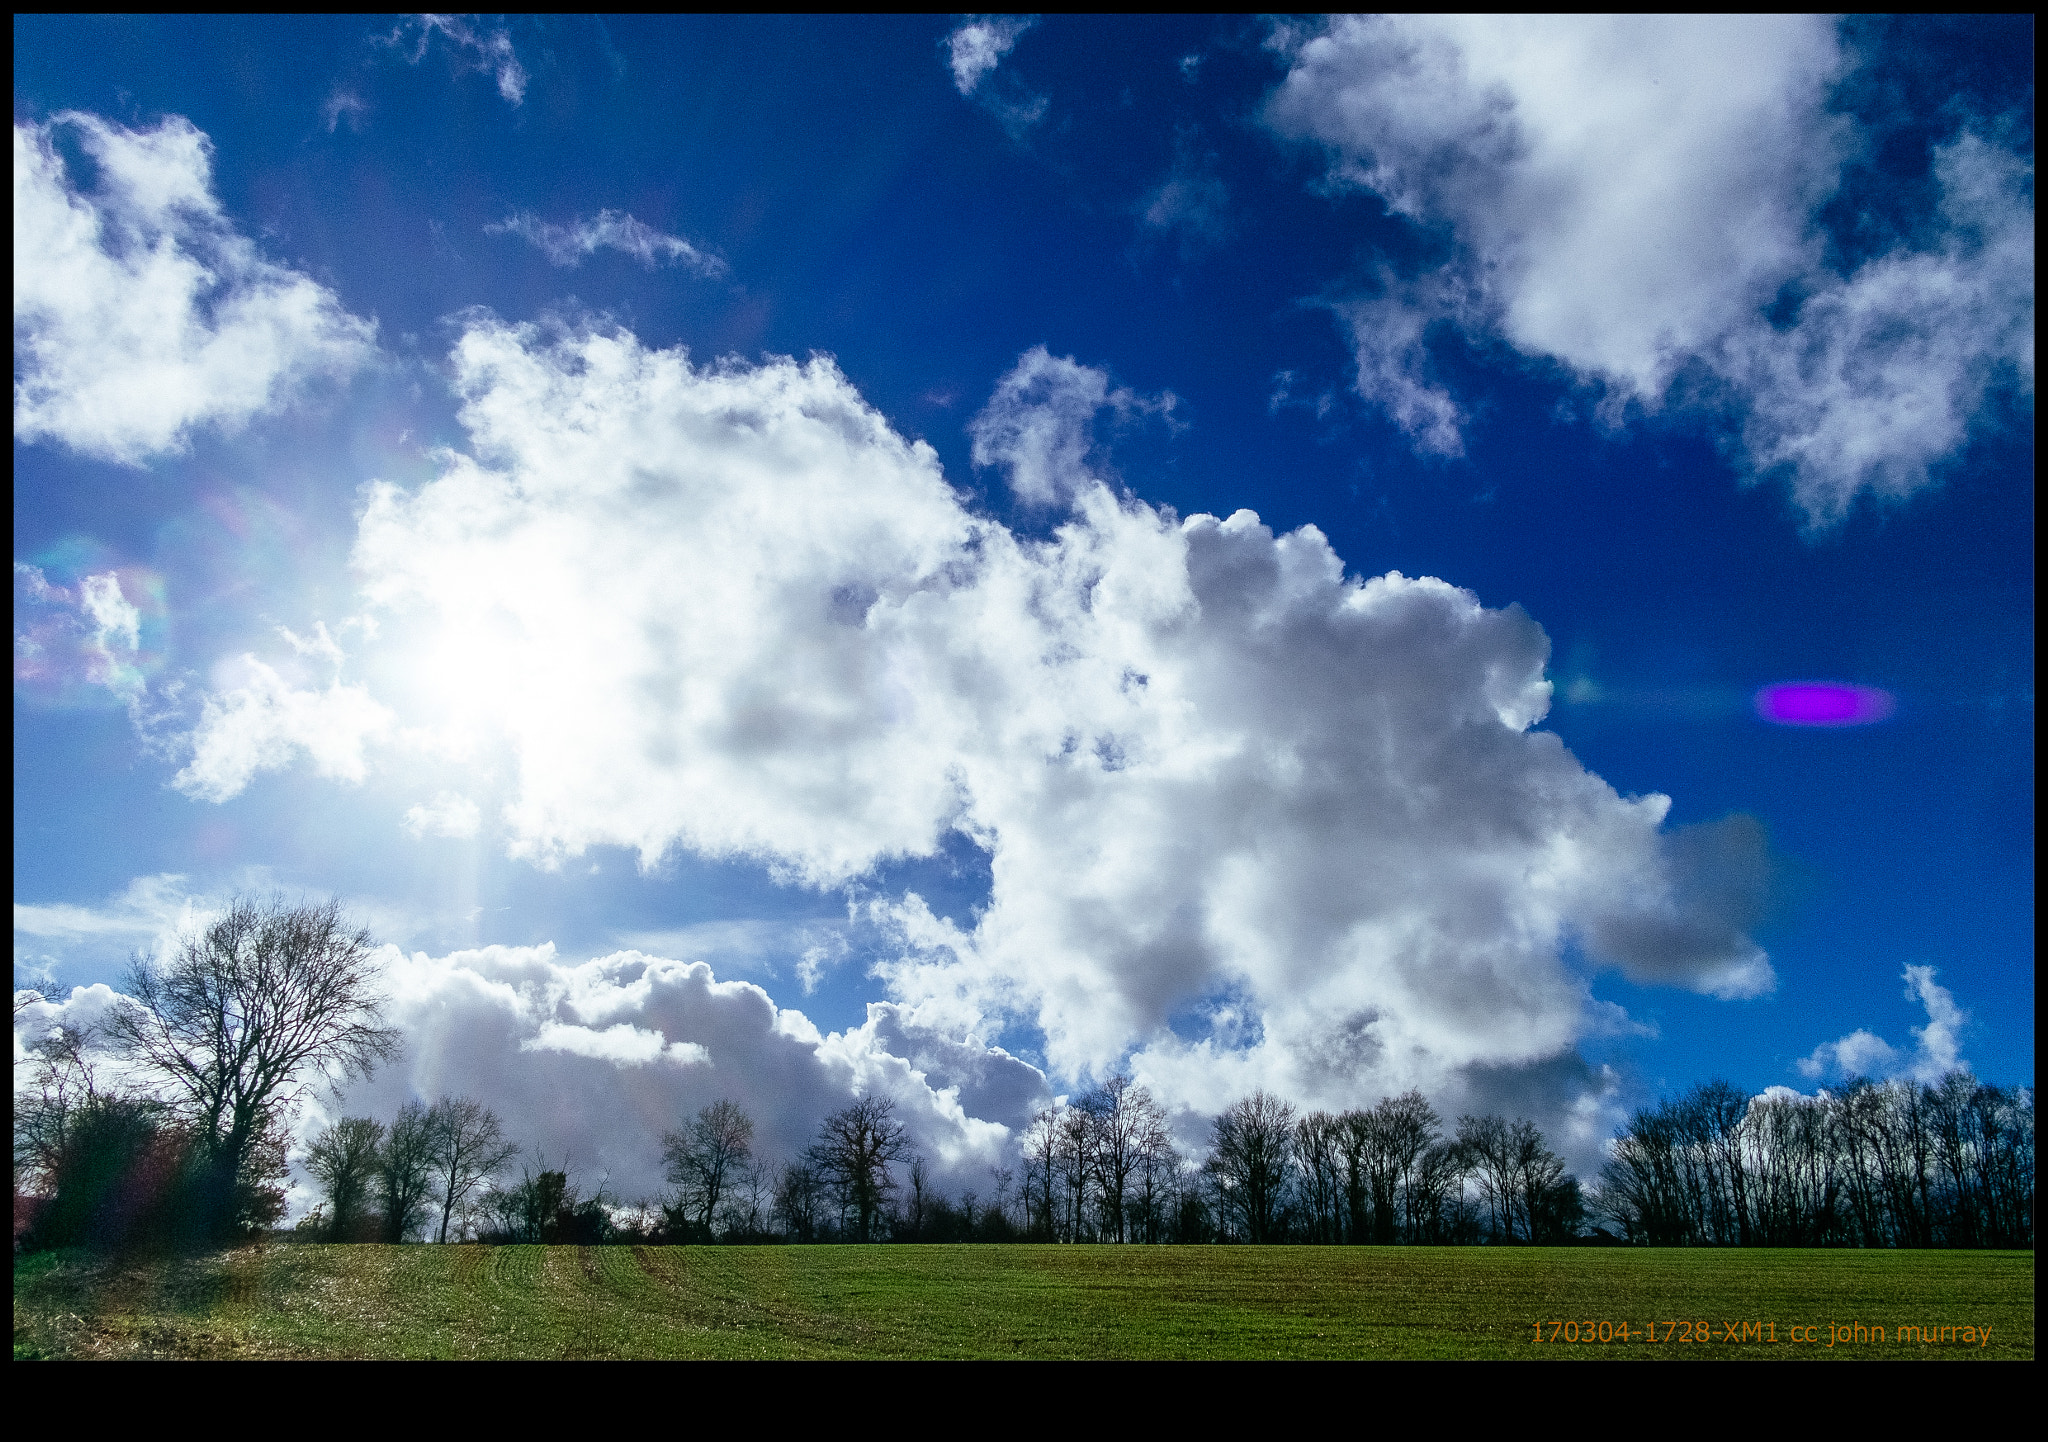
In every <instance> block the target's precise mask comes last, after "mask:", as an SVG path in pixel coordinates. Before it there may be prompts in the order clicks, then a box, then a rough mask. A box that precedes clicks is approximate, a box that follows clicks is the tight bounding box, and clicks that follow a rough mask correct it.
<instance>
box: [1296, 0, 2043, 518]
mask: <svg viewBox="0 0 2048 1442" xmlns="http://www.w3.org/2000/svg"><path fill="white" fill-rule="evenodd" d="M1273 44H1274V46H1275V48H1276V49H1277V50H1278V51H1279V52H1280V54H1281V55H1282V56H1283V57H1284V59H1285V61H1286V63H1287V64H1288V67H1289V69H1288V74H1287V76H1286V78H1285V80H1284V81H1283V82H1282V83H1281V85H1280V86H1279V88H1278V89H1277V90H1276V91H1275V92H1274V94H1273V96H1272V97H1271V99H1270V101H1269V104H1268V107H1267V110H1266V122H1267V124H1268V125H1269V126H1270V127H1271V128H1272V129H1273V130H1274V131H1275V132H1276V133H1278V134H1280V135H1282V136H1286V137H1290V138H1296V139H1301V140H1305V141H1309V142H1312V143H1314V144H1315V145H1317V146H1319V147H1321V148H1322V150H1323V151H1324V153H1325V154H1326V156H1327V158H1328V168H1327V172H1326V175H1325V177H1324V182H1323V183H1324V184H1326V185H1328V186H1330V187H1332V188H1360V189H1365V190H1370V191H1372V192H1374V193H1375V194H1377V195H1379V196H1380V197H1381V198H1382V199H1383V200H1384V201H1385V203H1386V204H1387V206H1388V207H1389V209H1390V210H1392V211H1393V212H1394V213H1396V214H1398V215H1401V216H1405V217H1407V218H1408V219H1410V220H1412V221H1414V222H1415V223H1416V224H1418V225H1419V226H1422V227H1424V228H1426V229H1428V230H1430V231H1432V232H1434V233H1436V234H1437V235H1439V236H1440V237H1441V238H1442V240H1443V242H1444V243H1445V244H1446V245H1447V246H1448V248H1449V251H1450V253H1451V255H1452V259H1451V260H1450V261H1449V262H1448V264H1447V265H1446V266H1445V267H1444V270H1443V272H1442V273H1441V275H1439V276H1436V277H1434V278H1426V279H1425V281H1422V282H1416V283H1414V285H1413V286H1412V287H1411V288H1406V289H1404V287H1403V286H1402V285H1400V284H1398V283H1388V284H1383V285H1382V286H1381V287H1379V289H1378V291H1377V292H1376V293H1375V294H1373V295H1371V296H1368V297H1366V298H1365V299H1362V300H1356V301H1340V302H1338V303H1337V304H1336V305H1335V306H1334V309H1335V310H1336V311H1337V313H1338V315H1339V316H1340V317H1341V318H1342V319H1343V320H1344V321H1345V323H1346V324H1347V326H1348V328H1349V329H1350V331H1351V334H1352V336H1353V339H1354V343H1355V346H1356V349H1357V353H1358V369H1359V390H1360V392H1361V394H1362V395H1364V396H1365V397H1366V398H1367V399H1368V400H1370V401H1373V402H1375V403H1377V404H1380V405H1383V406H1385V407H1386V409H1387V410H1388V412H1389V414H1390V415H1391V416H1392V417H1393V419H1394V420H1395V421H1396V423H1397V424H1399V425H1401V426H1402V428H1403V429H1404V430H1406V431H1407V432H1409V434H1411V435H1412V436H1414V437H1415V438H1416V440H1417V443H1418V444H1419V445H1420V446H1421V448H1423V449H1424V450H1428V451H1434V452H1437V453H1440V454H1454V453H1455V450H1456V446H1457V442H1456V439H1455V437H1456V433H1457V431H1458V430H1459V429H1460V428H1461V426H1462V423H1463V418H1462V416H1461V415H1460V414H1459V413H1458V409H1457V407H1456V405H1455V403H1453V402H1452V401H1451V399H1450V397H1449V395H1448V392H1447V391H1445V390H1444V388H1443V387H1442V386H1441V385H1440V384H1438V383H1436V382H1434V381H1432V380H1431V379H1430V378H1429V374H1428V366H1427V355H1426V350H1425V349H1424V347H1423V345H1422V339H1423V334H1424V332H1425V331H1426V330H1427V328H1428V327H1429V326H1430V325H1431V324H1432V323H1435V322H1439V321H1447V322H1450V323H1453V324H1455V325H1457V326H1458V327H1460V328H1462V329H1464V330H1466V331H1467V332H1469V333H1472V334H1474V335H1479V336H1497V337H1499V338H1501V339H1504V340H1505V341H1506V342H1507V343H1508V344H1509V345H1511V346H1513V347H1514V348H1515V349H1517V350H1519V351H1521V352H1522V353H1524V354H1525V355H1528V356H1532V357H1539V358H1543V359H1546V360H1548V361H1552V362H1555V363H1557V364H1559V365H1561V366H1562V367H1564V368H1565V370H1566V371H1567V372H1568V373H1569V374H1571V375H1573V376H1574V377H1576V378H1578V379H1579V380H1581V381H1583V382H1585V383H1587V384H1590V385H1593V386H1595V387H1598V388H1599V389H1600V390H1601V391H1602V392H1603V393H1604V396H1605V400H1606V409H1607V413H1608V415H1609V417H1610V419H1612V418H1616V417H1618V416H1619V415H1620V414H1621V413H1622V411H1623V410H1624V409H1625V408H1626V407H1628V406H1630V405H1642V406H1646V407H1655V406H1658V405H1660V404H1662V403H1664V402H1665V401H1666V400H1667V399H1668V398H1669V397H1670V396H1671V395H1672V394H1673V393H1674V386H1677V385H1679V384H1681V383H1683V382H1685V381H1686V379H1687V377H1688V376H1693V377H1695V378H1696V379H1697V380H1698V382H1699V387H1700V389H1699V392H1698V393H1703V394H1709V395H1717V396H1719V397H1720V399H1721V400H1722V401H1723V402H1725V404H1727V405H1728V406H1729V407H1731V408H1732V409H1733V410H1734V411H1735V412H1736V413H1737V414H1738V415H1739V416H1741V417H1742V419H1743V422H1744V429H1743V438H1744V445H1745V448H1746V451H1747V456H1748V462H1749V466H1750V468H1751V470H1752V471H1753V472H1754V473H1759V474H1761V473H1769V472H1772V471H1775V470H1778V469H1780V468H1782V469H1784V470H1786V471H1787V472H1788V473H1789V474H1790V477H1791V481H1792V487H1793V495H1794V498H1795V500H1796V501H1797V503H1798V504H1799V505H1800V507H1801V508H1802V509H1803V511H1804V512H1805V514H1806V517H1807V520H1808V522H1809V523H1810V524H1811V525H1813V526H1816V527H1823V526H1826V525H1829V524H1832V523H1833V522H1835V521H1836V520H1839V518H1840V517H1841V515H1842V514H1843V513H1844V512H1845V511H1846V509H1847V507H1848V504H1849V503H1850V502H1851V501H1852V500H1853V499H1854V498H1855V497H1856V496H1857V495H1858V494H1861V493H1864V492H1873V493H1876V494H1878V495H1881V496H1888V497H1895V496H1899V495H1904V494H1907V493H1909V492H1911V491H1912V490H1914V489H1916V488H1918V487H1919V486H1921V485H1924V484H1925V483H1926V481H1927V474H1928V467H1929V465H1930V464H1931V463H1932V462H1934V461H1936V460H1938V459H1939V458H1941V457H1942V456H1943V455H1946V454H1948V453H1950V452H1951V451H1953V450H1954V448H1955V447H1956V446H1957V445H1959V444H1960V443H1961V440H1962V438H1963V435H1964V432H1965V431H1966V429H1967V425H1968V421H1969V418H1970V414H1971V412H1972V411H1973V410H1974V409H1975V408H1976V406H1977V404H1978V401H1979V399H1980V398H1981V396H1982V394H1983V392H1984V390H1985V388H1986V386H1987V384H1989V382H1990V380H1991V378H1992V377H1994V376H1995V375H1997V374H2000V373H2015V372H2016V373H2018V374H2019V375H2020V376H2021V378H2022V380H2023V383H2025V384H2028V385H2031V361H2030V359H2028V357H2029V356H2030V353H2031V348H2032V337H2033V322H2032V314H2033V271H2032V252H2033V219H2032V205H2031V196H2030V193H2029V189H2030V186H2029V172H2028V168H2027V167H2026V166H2025V164H2024V163H2023V162H2022V161H2020V160H2019V159H2018V158H2017V157H2015V156H2012V155H2010V154H2007V153H2005V152H2001V151H1998V150H1996V148H1995V147H1992V146H1990V145H1989V144H1987V143H1986V142H1984V141H1982V140H1980V139H1977V138H1975V137H1973V136H1970V135H1967V134H1965V135H1964V136H1962V137H1961V138H1960V139H1958V140H1957V141H1956V142H1955V144H1954V145H1952V146H1950V147H1948V148H1947V149H1945V150H1944V151H1943V152H1942V153H1941V156H1940V158H1939V159H1938V161H1937V164H1936V171H1937V175H1938V178H1939V180H1940V183H1941V186H1942V189H1943V195H1944V200H1943V203H1942V215H1941V217H1940V219H1941V226H1940V227H1939V228H1940V229H1941V237H1940V239H1939V241H1938V242H1937V244H1936V245H1935V246H1934V247H1933V248H1932V249H1925V250H1920V249H1902V250H1899V251H1895V252H1893V253H1891V254H1889V255H1884V256H1880V257H1878V258H1876V259H1873V260H1871V261H1869V262H1868V263H1866V264H1865V265H1863V266H1861V267H1860V268H1858V269H1857V270H1856V271H1855V272H1854V273H1853V274H1850V275H1846V276H1844V275H1837V274H1834V273H1831V272H1830V271H1828V270H1827V268H1826V266H1825V265H1824V263H1823V245H1822V237H1821V235H1820V233H1819V230H1818V228H1817V225H1816V220H1815V211H1816V207H1817V206H1818V205H1819V204H1820V203H1821V202H1822V201H1823V200H1825V199H1826V198H1827V197H1828V196H1829V195H1830V194H1831V192H1832V191H1833V189H1834V187H1835V184H1836V181H1837V179H1838V178H1839V174H1840V167H1841V163H1842V160H1843V158H1844V157H1845V155H1846V154H1847V153H1848V150H1849V147H1850V146H1851V144H1852V142H1853V136H1852V135H1851V134H1850V129H1849V127H1850V122H1848V121H1847V120H1845V119H1844V118H1842V117H1840V116H1836V115H1832V114H1830V113H1829V112H1828V111H1827V109H1826V108H1825V106H1826V101H1827V98H1828V95H1829V93H1830V90H1831V88H1832V86H1833V85H1834V83H1835V82H1836V81H1837V80H1838V79H1839V78H1840V76H1841V74H1842V72H1843V70H1844V67H1845V61H1844V58H1843V56H1842V52H1841V47H1840V45H1839V43H1838V41H1837V37H1836V33H1835V23H1834V22H1833V21H1832V20H1829V19H1827V18H1824V17H1811V16H1736V17H1727V16H1724V17H1706V16H1656V17H1640V16H1639V17H1596V18H1587V17H1552V18H1539V17H1500V16H1487V17H1481V18H1474V19H1457V18H1452V17H1361V16H1346V17H1340V18H1338V19H1335V20H1333V21H1331V22H1330V23H1329V24H1328V25H1326V26H1324V27H1322V28H1320V29H1317V30H1315V31H1313V32H1309V31H1304V30H1300V29H1298V28H1295V27H1287V26H1283V27H1279V28H1278V29H1276V32H1275V35H1274V40H1273ZM1788 288H1791V290H1793V291H1803V292H1804V296H1805V298H1804V301H1803V304H1800V305H1799V306H1798V307H1797V309H1796V312H1795V313H1794V315H1793V316H1792V318H1791V319H1790V321H1789V322H1787V323H1785V324H1782V325H1773V324H1772V323H1771V321H1770V320H1769V319H1767V310H1768V308H1769V307H1771V306H1772V305H1773V303H1774V302H1775V301H1778V300H1779V299H1780V297H1781V296H1783V295H1785V294H1787V293H1788ZM1693 393H1695V392H1694V391H1688V392H1687V394H1693Z"/></svg>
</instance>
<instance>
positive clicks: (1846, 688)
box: [1756, 681, 1898, 726]
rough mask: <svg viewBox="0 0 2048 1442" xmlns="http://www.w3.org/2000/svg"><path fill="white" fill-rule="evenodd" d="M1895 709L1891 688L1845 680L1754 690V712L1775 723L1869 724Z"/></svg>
mask: <svg viewBox="0 0 2048 1442" xmlns="http://www.w3.org/2000/svg"><path fill="white" fill-rule="evenodd" d="M1897 709H1898V703H1897V702H1896V701H1894V700H1893V699H1892V694H1891V692H1889V691H1880V690H1878V688H1877V687H1875V686H1853V685H1850V684H1849V683H1847V682H1844V681H1787V682H1784V683H1782V684H1780V685H1776V686H1766V687H1764V688H1763V689H1762V690H1761V691H1759V692H1757V693H1756V714H1757V715H1759V716H1761V717H1762V718H1763V719H1764V720H1766V721H1769V722H1771V723H1772V724H1774V725H1778V726H1868V725H1871V724H1872V723H1873V722H1877V721H1882V720H1884V719H1885V718H1886V717H1888V716H1890V715H1891V714H1892V712H1893V711H1895V710H1897Z"/></svg>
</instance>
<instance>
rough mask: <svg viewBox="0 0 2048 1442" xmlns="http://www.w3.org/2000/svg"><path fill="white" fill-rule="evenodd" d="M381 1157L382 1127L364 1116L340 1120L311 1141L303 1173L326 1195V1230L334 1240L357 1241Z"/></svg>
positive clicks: (380, 1164) (382, 1152)
mask: <svg viewBox="0 0 2048 1442" xmlns="http://www.w3.org/2000/svg"><path fill="white" fill-rule="evenodd" d="M383 1155H384V1124H383V1123H382V1122H375V1121H372V1120H370V1118H368V1117H343V1118H342V1119H341V1120H340V1121H338V1122H336V1123H335V1124H334V1125H333V1126H331V1127H328V1128H327V1129H326V1130H325V1131H323V1132H321V1133H320V1135H319V1136H317V1137H315V1138H313V1144H312V1146H311V1147H310V1148H309V1149H308V1151H307V1154H306V1170H307V1171H309V1172H311V1173H312V1174H313V1176H314V1178H315V1179H316V1180H317V1181H318V1182H319V1183H320V1185H321V1187H322V1188H323V1189H324V1190H325V1191H326V1193H327V1205H328V1213H327V1230H328V1235H329V1236H331V1237H332V1238H333V1239H334V1240H335V1241H337V1242H353V1241H357V1240H360V1239H359V1238H358V1237H357V1235H356V1233H357V1231H358V1229H359V1228H360V1225H361V1223H362V1219H363V1214H364V1211H365V1210H366V1208H367V1205H368V1203H369V1201H370V1194H371V1189H372V1188H373V1186H374V1185H375V1183H376V1181H377V1174H378V1171H379V1169H380V1167H381V1166H382V1165H383Z"/></svg>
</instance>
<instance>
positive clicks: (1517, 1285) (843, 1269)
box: [15, 1245, 2034, 1360]
mask: <svg viewBox="0 0 2048 1442" xmlns="http://www.w3.org/2000/svg"><path fill="white" fill-rule="evenodd" d="M2033 1275H2034V1274H2033V1256H2032V1254H2031V1253H1982V1252H1976V1253H1971V1252H1814V1251H1784V1252H1759V1251H1754V1250H1750V1251H1732V1250H1731V1251H1705V1250H1699V1251H1652V1250H1625V1251H1624V1250H1615V1251H1597V1252H1596V1251H1579V1250H1516V1249H1504V1248H1498V1249H1497V1248H1454V1249H1434V1248H1322V1247H1259V1248H1252V1247H1241V1248H1239V1247H1199V1248H1169V1247H1110V1246H1103V1247H1050V1246H1043V1247H1042V1246H1007V1247H1006V1246H971V1247H946V1246H888V1247H880V1246H877V1247H623V1246H621V1247H539V1246H516V1247H481V1246H449V1247H434V1246H410V1247H381V1246H299V1245H282V1246H268V1247H254V1248H244V1249H239V1250H236V1251H232V1252H225V1253H219V1254H215V1255H212V1256H206V1257H199V1258H188V1259H177V1260H158V1261H154V1262H130V1263H124V1262H116V1261H109V1260H105V1259H96V1258H94V1257H92V1256H90V1255H88V1254H83V1253H58V1254H45V1255H43V1256H39V1257H29V1258H24V1259H18V1260H17V1262H16V1265H15V1343H16V1352H17V1355H52V1356H55V1355H65V1356H217V1357H279V1356H325V1357H441V1358H468V1357H495V1358H535V1359H547V1358H562V1359H597V1358H613V1357H620V1358H623V1357H670V1358H707V1359H709V1358H733V1359H738V1358H803V1357H1019V1358H1027V1357H1084V1358H1085V1357H1160V1358H1173V1357H1299V1358H1330V1359H1338V1358H1375V1357H1386V1358H1396V1357H1499V1358H1536V1357H1543V1358H1559V1359H1563V1358H1577V1359H1587V1360H1590V1359H1594V1358H1612V1359H1619V1358H1624V1357H1638V1358H1647V1357H1698V1358H1710V1357H1748V1358H1765V1357H1780V1358H1788V1359H1789V1358H1794V1357H1805V1358H1812V1357H1852V1356H1853V1357H1862V1358H1871V1357H1933V1356H1942V1357H1953V1358H1960V1357H1964V1356H1973V1357H1982V1358H1993V1357H1996V1358H2031V1357H2032V1356H2033ZM1903 1323H1910V1324H1912V1325H1914V1326H1915V1327H1916V1328H1917V1329H1925V1328H1929V1327H1932V1328H1935V1329H1937V1331H1936V1332H1935V1333H1934V1335H1935V1337H1936V1338H1937V1340H1935V1341H1932V1342H1923V1341H1920V1340H1918V1336H1917V1335H1915V1336H1913V1337H1910V1338H1909V1339H1908V1340H1906V1341H1903V1342H1902V1341H1900V1340H1899V1339H1898V1338H1897V1336H1896V1335H1895V1334H1896V1332H1897V1329H1898V1327H1899V1326H1900V1325H1901V1324H1903ZM1859 1325H1860V1326H1862V1327H1863V1328H1864V1332H1863V1333H1862V1334H1860V1335H1859V1334H1858V1333H1856V1332H1855V1331H1854V1330H1853V1329H1854V1328H1855V1327H1856V1326H1859ZM1845 1328H1846V1329H1848V1330H1843V1329H1845ZM1874 1328H1883V1329H1884V1331H1883V1334H1882V1335H1883V1340H1882V1341H1879V1340H1876V1334H1875V1333H1874V1332H1873V1330H1872V1329H1874ZM1941 1329H1946V1330H1941ZM1980 1336H1981V1337H1982V1341H1981V1344H1980V1341H1979V1339H1980ZM1829 1343H1833V1344H1834V1345H1828V1344H1829Z"/></svg>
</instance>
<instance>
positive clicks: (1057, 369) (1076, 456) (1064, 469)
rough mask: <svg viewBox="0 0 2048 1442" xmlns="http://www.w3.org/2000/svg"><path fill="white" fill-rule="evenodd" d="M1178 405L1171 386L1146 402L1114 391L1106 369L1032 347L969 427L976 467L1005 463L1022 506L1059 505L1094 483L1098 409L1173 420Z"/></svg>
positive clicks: (1124, 390)
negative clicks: (1092, 454)
mask: <svg viewBox="0 0 2048 1442" xmlns="http://www.w3.org/2000/svg"><path fill="white" fill-rule="evenodd" d="M1178 403H1179V402H1178V398H1177V397H1176V396H1175V395H1174V394H1173V393H1172V392H1171V391H1167V392H1164V393H1163V394H1161V395H1159V396H1158V397H1155V398H1152V399H1146V398H1144V397H1141V396H1139V395H1138V394H1137V393H1136V392H1135V391H1132V390H1130V389H1128V388H1127V387H1124V386H1117V387H1114V388H1112V387H1111V385H1110V383H1109V377H1108V375H1107V374H1105V373H1104V372H1103V371H1100V370H1097V369H1096V368H1095V367H1093V366H1084V365H1081V364H1079V363H1077V362H1076V361H1075V360H1074V358H1073V357H1072V356H1055V355H1053V354H1051V353H1050V352H1049V351H1047V350H1046V348H1045V347H1044V346H1042V345H1038V346H1033V347H1032V348H1031V349H1030V350H1028V351H1026V352H1024V354H1023V355H1022V356H1019V357H1018V359H1017V364H1016V366H1015V367H1013V368H1012V369H1011V371H1010V373H1009V374H1008V375H1006V376H1004V377H1003V378H1002V380H1001V381H1000V382H998V383H997V385H996V392H995V394H994V395H993V396H991V397H989V402H988V404H987V405H986V406H984V407H983V408H982V410H981V412H980V413H979V414H978V415H976V416H975V418H974V420H973V421H972V422H971V423H970V424H969V425H968V428H967V431H968V435H969V436H970V437H972V439H973V441H974V450H973V459H974V464H976V465H977V466H996V465H1000V466H1003V467H1005V468H1006V469H1007V470H1008V471H1009V473H1010V489H1011V490H1012V491H1014V492H1015V493H1016V495H1017V498H1018V499H1019V500H1021V501H1023V502H1024V503H1025V504H1026V505H1032V506H1053V505H1064V504H1066V503H1068V502H1070V501H1071V500H1073V498H1074V496H1075V494H1076V492H1077V489H1078V488H1080V487H1084V486H1090V485H1093V484H1094V483H1095V476H1094V475H1093V473H1092V472H1091V470H1090V469H1089V464H1088V458H1089V452H1090V450H1091V449H1092V448H1093V445H1094V425H1095V417H1096V415H1097V414H1098V413H1100V412H1101V411H1104V410H1113V411H1115V412H1116V413H1117V415H1118V416H1119V417H1126V418H1127V417H1130V416H1134V415H1141V414H1153V415H1160V416H1163V417H1165V418H1166V419H1167V422H1168V424H1171V423H1172V418H1173V410H1174V407H1175V406H1176V405H1177V404H1178Z"/></svg>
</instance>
